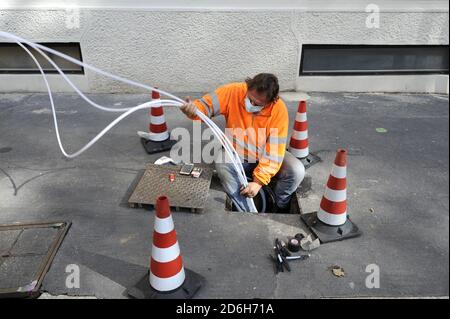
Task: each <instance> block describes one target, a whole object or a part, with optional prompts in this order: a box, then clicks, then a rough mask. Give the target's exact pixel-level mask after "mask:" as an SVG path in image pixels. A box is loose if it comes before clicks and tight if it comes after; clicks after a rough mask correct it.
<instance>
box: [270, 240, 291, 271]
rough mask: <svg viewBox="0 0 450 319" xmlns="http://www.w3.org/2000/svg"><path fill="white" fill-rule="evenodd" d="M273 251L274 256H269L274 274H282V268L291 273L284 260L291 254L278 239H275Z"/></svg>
mask: <svg viewBox="0 0 450 319" xmlns="http://www.w3.org/2000/svg"><path fill="white" fill-rule="evenodd" d="M273 250H274V253H275V256H272V255H270V257H271V258H272V260H273V261H274V263H275V273H276V274H278V273H279V272H284V269H283V268H286V270H287V271H291V267H290V266H289V263H288V261H287V259H286V257H287V256H291V253H290V252H289V251H288V250H287V248H286V245H283V244H282V243H281V241H280V240H279V239H278V238H275V242H274V247H273Z"/></svg>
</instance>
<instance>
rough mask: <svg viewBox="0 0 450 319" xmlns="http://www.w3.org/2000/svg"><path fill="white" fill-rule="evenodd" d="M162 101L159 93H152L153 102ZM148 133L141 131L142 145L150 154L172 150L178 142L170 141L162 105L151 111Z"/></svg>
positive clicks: (139, 133)
mask: <svg viewBox="0 0 450 319" xmlns="http://www.w3.org/2000/svg"><path fill="white" fill-rule="evenodd" d="M158 100H160V95H159V92H157V91H152V101H158ZM149 115H150V122H149V124H148V133H147V132H142V131H139V132H138V135H139V136H140V137H141V142H142V145H143V146H144V148H145V151H146V152H147V153H148V154H153V153H159V152H163V151H167V150H170V149H171V148H172V146H173V145H174V144H175V143H176V141H174V140H171V139H170V134H169V130H168V129H167V123H166V118H165V116H164V109H163V107H162V105H158V104H157V105H154V106H153V107H151V108H150V111H149Z"/></svg>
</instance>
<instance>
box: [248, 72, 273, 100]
mask: <svg viewBox="0 0 450 319" xmlns="http://www.w3.org/2000/svg"><path fill="white" fill-rule="evenodd" d="M245 83H247V88H248V90H254V89H256V92H258V93H265V94H266V97H267V100H268V102H269V103H272V102H276V101H277V100H278V93H279V91H280V86H279V85H278V79H277V77H276V76H275V75H273V74H271V73H260V74H258V75H256V76H255V77H254V78H253V79H252V78H247V79H246V80H245Z"/></svg>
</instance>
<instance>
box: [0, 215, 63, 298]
mask: <svg viewBox="0 0 450 319" xmlns="http://www.w3.org/2000/svg"><path fill="white" fill-rule="evenodd" d="M69 227H70V223H67V222H53V223H28V224H12V225H0V298H25V297H35V296H37V295H38V294H39V288H40V286H41V283H42V280H43V279H44V276H45V274H46V273H47V271H48V269H49V268H50V265H51V263H52V261H53V258H54V257H55V255H56V252H57V251H58V248H59V246H60V245H61V242H62V241H63V239H64V236H65V235H66V233H67V231H68V229H69Z"/></svg>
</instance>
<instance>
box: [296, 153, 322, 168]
mask: <svg viewBox="0 0 450 319" xmlns="http://www.w3.org/2000/svg"><path fill="white" fill-rule="evenodd" d="M300 161H301V162H302V163H303V166H305V169H308V168H310V167H311V166H313V165H314V164H317V163H320V162H322V159H321V158H320V157H319V156H317V155H315V154H313V153H309V155H308V156H306V157H305V158H300Z"/></svg>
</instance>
